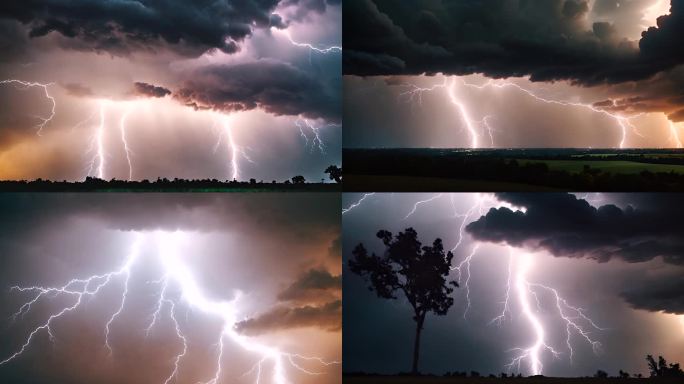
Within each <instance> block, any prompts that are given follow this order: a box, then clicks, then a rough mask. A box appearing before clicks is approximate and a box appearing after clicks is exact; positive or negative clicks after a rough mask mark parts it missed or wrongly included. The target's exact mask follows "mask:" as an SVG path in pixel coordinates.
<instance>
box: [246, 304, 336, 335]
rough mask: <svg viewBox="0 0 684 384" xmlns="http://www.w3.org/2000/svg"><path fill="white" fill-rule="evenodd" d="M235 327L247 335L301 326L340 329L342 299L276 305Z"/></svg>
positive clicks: (329, 329)
mask: <svg viewBox="0 0 684 384" xmlns="http://www.w3.org/2000/svg"><path fill="white" fill-rule="evenodd" d="M235 327H236V329H237V330H238V332H241V333H243V334H247V335H258V334H262V333H266V332H274V331H278V330H284V329H292V328H301V327H316V328H321V329H324V330H326V331H339V330H340V329H342V301H341V300H337V301H334V302H330V303H327V304H325V305H322V306H310V305H307V306H303V307H294V308H290V307H277V308H274V309H273V310H271V311H269V312H267V313H264V314H263V315H261V316H259V317H255V318H251V319H247V320H244V321H241V322H239V323H237V324H236V325H235Z"/></svg>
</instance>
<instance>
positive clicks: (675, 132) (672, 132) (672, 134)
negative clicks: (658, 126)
mask: <svg viewBox="0 0 684 384" xmlns="http://www.w3.org/2000/svg"><path fill="white" fill-rule="evenodd" d="M668 124H669V127H670V139H672V140H674V142H675V143H676V145H677V148H682V140H681V139H680V138H679V130H678V129H677V127H676V126H675V123H673V122H672V121H669V120H668Z"/></svg>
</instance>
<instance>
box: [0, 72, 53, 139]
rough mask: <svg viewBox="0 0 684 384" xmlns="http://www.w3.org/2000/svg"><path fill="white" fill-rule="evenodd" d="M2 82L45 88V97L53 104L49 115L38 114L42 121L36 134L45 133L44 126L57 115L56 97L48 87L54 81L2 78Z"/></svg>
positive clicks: (24, 87) (0, 82) (23, 87)
mask: <svg viewBox="0 0 684 384" xmlns="http://www.w3.org/2000/svg"><path fill="white" fill-rule="evenodd" d="M0 84H16V85H19V86H21V87H22V88H21V89H28V88H32V87H39V88H42V89H43V92H45V97H46V98H47V99H48V100H50V103H51V104H52V108H51V109H50V114H49V115H48V116H47V117H41V116H36V118H38V120H39V121H40V123H39V124H38V125H36V128H37V129H38V130H37V131H36V134H37V135H38V136H41V135H42V133H43V128H45V126H46V125H47V124H48V123H49V122H50V121H52V118H53V117H55V109H56V108H57V102H56V101H55V98H54V97H53V96H52V95H50V92H49V90H48V87H49V86H50V85H53V83H46V84H43V83H38V82H33V81H23V80H17V79H6V80H0Z"/></svg>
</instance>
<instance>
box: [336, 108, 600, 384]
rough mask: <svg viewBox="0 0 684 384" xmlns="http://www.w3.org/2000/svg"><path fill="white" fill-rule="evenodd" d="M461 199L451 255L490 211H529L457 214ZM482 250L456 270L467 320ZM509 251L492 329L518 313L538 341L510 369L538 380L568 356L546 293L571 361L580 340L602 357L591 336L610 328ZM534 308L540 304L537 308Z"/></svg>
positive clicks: (483, 200) (530, 261)
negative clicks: (557, 339) (553, 330)
mask: <svg viewBox="0 0 684 384" xmlns="http://www.w3.org/2000/svg"><path fill="white" fill-rule="evenodd" d="M411 97H418V98H419V97H420V95H419V94H414V95H411ZM372 195H373V194H364V195H363V196H362V197H361V199H359V200H358V201H357V202H355V203H354V204H352V205H350V206H349V207H348V208H345V209H344V210H343V211H342V213H343V214H344V213H347V212H349V211H350V210H352V209H355V208H357V207H359V206H360V205H361V204H362V203H363V201H364V200H365V199H366V198H368V197H369V196H372ZM446 195H447V194H441V193H440V194H435V195H432V196H431V197H428V198H425V199H422V200H418V201H417V202H415V203H414V204H413V206H411V208H410V209H409V211H408V212H409V214H408V215H407V216H406V217H405V219H408V218H410V217H411V216H413V215H415V214H417V212H418V211H419V209H420V207H422V206H424V205H426V204H428V203H431V202H435V201H437V200H439V199H441V198H444V197H446ZM458 196H459V195H458V194H449V200H450V203H451V205H452V208H453V217H454V218H456V219H458V220H459V223H458V226H457V232H456V239H457V240H456V243H455V245H454V247H453V248H452V249H451V251H452V252H456V251H457V250H458V249H459V248H460V246H461V245H462V244H463V240H464V238H465V236H466V235H465V233H464V229H465V226H466V225H467V224H468V223H470V222H472V221H473V220H475V219H477V218H479V217H480V216H482V215H484V214H485V213H486V212H487V211H488V210H489V209H492V208H502V207H505V208H508V209H511V210H514V211H515V210H519V211H522V212H525V209H524V207H516V206H513V205H511V204H509V203H507V202H503V201H500V200H498V199H497V198H496V196H495V195H493V194H475V195H474V196H475V199H474V201H473V203H472V205H471V206H470V207H469V208H468V210H467V211H466V212H463V213H461V212H458V211H457V208H456V206H457V204H456V199H457V198H458ZM480 248H481V247H480V244H479V243H475V244H474V245H473V246H472V248H471V249H470V251H469V252H468V253H467V254H466V255H465V257H463V258H462V259H461V261H460V262H458V263H457V264H456V265H455V266H454V267H452V270H453V271H455V273H456V279H457V281H458V282H459V283H460V284H461V285H462V287H463V290H464V291H465V309H464V312H463V317H464V318H466V317H467V313H468V311H469V309H470V307H471V290H470V282H471V273H470V266H471V263H472V262H473V260H474V259H475V258H476V256H477V254H478V252H479V250H480ZM508 251H509V257H508V263H507V272H508V273H507V276H508V277H507V280H506V285H505V295H504V300H503V301H502V303H501V305H502V310H501V312H499V313H498V315H497V316H495V317H494V318H493V319H492V320H491V321H490V324H498V325H499V326H502V325H504V323H505V322H506V320H507V319H508V318H509V317H510V316H511V313H512V312H513V310H514V309H515V308H519V309H520V311H521V314H522V315H523V317H524V319H526V320H527V323H528V324H529V325H530V328H531V330H532V334H533V339H532V342H531V344H530V345H529V346H528V347H525V348H513V349H511V350H510V351H515V352H518V354H517V355H516V356H515V357H514V358H513V359H512V360H511V362H510V363H508V364H507V365H506V367H507V368H508V369H509V370H516V371H518V372H520V371H521V370H522V364H523V363H526V364H527V371H528V372H529V373H530V374H532V375H538V374H542V373H543V368H544V365H543V353H544V352H546V353H549V354H550V355H551V356H553V357H554V358H560V357H561V356H562V355H563V353H562V352H560V351H559V350H558V348H554V347H553V346H551V345H550V343H549V341H548V335H547V330H546V327H545V325H544V323H543V322H542V321H541V320H540V318H539V316H538V313H539V312H541V311H543V299H545V298H546V297H545V295H544V293H547V294H546V296H550V298H551V299H552V303H553V308H554V312H555V313H556V315H557V318H558V320H559V321H560V322H561V323H562V324H564V325H565V329H566V332H565V344H566V347H567V351H568V353H567V355H568V356H569V361H570V362H572V359H573V356H574V353H575V351H574V349H573V346H572V339H573V336H577V337H579V338H580V340H583V341H585V342H586V343H587V344H588V345H589V346H591V348H592V350H593V352H594V353H595V354H599V353H600V352H601V343H600V342H599V341H597V340H596V339H595V338H594V337H593V336H592V334H591V331H592V330H595V331H601V330H604V329H605V328H601V327H599V326H598V325H597V324H596V322H595V321H594V320H592V319H591V318H590V317H588V316H587V314H586V313H585V311H584V310H583V309H581V308H579V307H575V306H572V305H570V304H569V303H568V301H567V300H566V299H565V298H563V297H562V296H561V295H560V293H559V292H558V290H556V289H555V288H552V287H549V286H547V285H543V284H539V283H533V282H530V281H529V279H528V272H530V270H531V269H532V268H533V266H534V258H533V257H532V255H529V254H525V253H522V252H521V251H519V250H516V249H514V248H513V247H510V246H509V247H508ZM512 294H515V296H516V297H517V306H516V307H515V308H514V300H513V297H512ZM533 303H534V304H535V305H533Z"/></svg>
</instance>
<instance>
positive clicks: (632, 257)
mask: <svg viewBox="0 0 684 384" xmlns="http://www.w3.org/2000/svg"><path fill="white" fill-rule="evenodd" d="M361 197H362V195H361V194H345V195H344V197H343V207H348V206H350V205H351V204H352V203H353V202H355V201H358V200H359V199H360V198H361ZM582 197H585V198H586V200H585V199H584V198H582ZM428 200H429V201H428ZM419 201H425V202H424V203H420V204H418V205H417V208H416V210H415V212H414V213H413V214H412V215H410V216H409V217H408V218H406V216H407V215H408V214H409V213H410V212H411V211H412V210H413V207H414V205H415V204H416V203H417V202H419ZM478 201H479V202H481V205H476V203H477V202H478ZM682 203H683V201H682V197H681V196H678V195H662V194H661V195H656V194H590V195H587V196H581V197H580V198H578V197H576V196H574V195H567V194H505V195H498V196H494V195H476V194H403V193H395V194H375V195H371V196H368V197H366V198H365V199H364V200H363V202H362V203H361V204H360V205H359V206H358V207H356V208H354V209H352V210H350V211H348V212H346V213H345V214H344V215H343V227H344V234H343V239H342V249H343V261H344V263H345V266H344V281H343V289H344V292H345V300H344V319H343V321H344V325H345V332H344V336H343V338H344V353H343V357H344V371H346V372H351V371H366V372H387V373H396V372H406V371H409V370H410V367H411V365H410V363H411V353H412V346H413V335H414V332H415V323H414V322H413V321H412V319H411V314H412V312H411V309H410V305H409V304H408V303H407V302H405V301H404V300H401V299H399V300H394V301H391V300H384V299H380V298H378V297H376V295H375V293H373V292H369V291H368V290H367V289H366V285H365V283H364V281H363V280H362V279H361V278H360V277H359V276H357V275H354V274H352V273H350V271H349V269H348V267H347V262H348V260H349V259H350V258H351V257H352V256H351V250H352V248H353V247H354V246H355V245H357V244H358V243H360V242H362V243H363V244H364V245H365V246H366V247H367V249H368V250H369V251H373V252H379V253H381V252H382V250H383V246H382V242H381V241H380V240H379V239H377V238H376V237H375V233H376V232H377V231H378V230H380V229H387V230H389V231H391V232H393V233H397V232H398V231H403V230H404V229H406V228H408V227H413V228H414V229H416V230H417V231H418V235H419V239H420V240H421V241H422V242H423V243H431V242H432V241H433V240H434V239H435V238H437V237H439V238H441V239H443V241H444V244H445V248H447V249H451V248H452V247H454V246H455V245H456V244H457V243H458V239H459V236H458V233H459V228H460V227H461V224H462V223H463V219H462V218H461V217H458V216H456V215H457V214H460V215H462V214H466V213H468V212H469V210H470V209H471V208H472V207H477V208H476V209H473V210H472V211H470V214H469V216H468V217H467V219H466V220H465V225H464V226H463V229H464V232H463V240H462V242H461V244H460V245H459V246H458V248H456V249H455V250H454V265H455V266H456V265H459V264H460V263H461V262H462V261H463V260H464V259H465V258H466V257H467V256H468V255H470V254H471V253H472V252H473V250H474V249H475V246H476V245H477V249H476V252H475V253H474V256H473V259H472V260H471V263H470V273H471V274H470V279H469V284H468V286H469V289H470V293H469V297H470V302H471V305H470V308H469V309H468V310H467V311H466V307H467V296H466V287H465V281H466V279H467V276H468V275H467V269H468V268H467V265H464V266H463V267H462V268H461V278H460V279H458V277H459V276H458V271H457V270H454V271H452V273H451V275H450V277H451V278H453V279H458V280H459V282H460V283H461V287H460V288H458V289H456V291H455V292H454V294H453V297H454V298H455V303H454V305H453V307H452V308H451V309H450V311H449V313H448V314H447V315H446V316H442V317H439V316H435V315H433V314H429V315H428V316H427V319H426V326H425V330H424V332H423V336H422V349H421V366H420V367H421V369H422V370H423V371H424V372H430V373H437V374H441V373H444V372H446V371H468V372H469V371H471V370H476V371H479V372H481V373H490V372H492V373H498V372H502V371H505V370H506V368H505V365H506V364H507V363H509V361H510V360H511V359H512V358H514V357H515V356H516V353H515V352H514V351H510V350H511V349H512V348H516V347H521V348H527V347H528V346H530V345H532V344H533V342H534V341H535V336H534V334H533V333H532V332H531V327H530V323H529V321H528V319H527V317H526V316H525V315H524V313H523V311H522V307H521V302H520V298H519V296H518V292H517V290H516V288H515V284H514V285H513V286H512V288H511V291H510V292H511V295H510V300H509V307H508V311H507V313H506V317H505V320H504V321H502V322H500V323H496V322H494V323H490V321H491V320H492V319H494V318H496V317H497V316H498V315H500V314H501V313H502V310H503V302H504V298H505V293H506V282H507V281H508V271H509V268H511V271H512V275H511V276H512V281H513V282H515V281H516V277H517V276H518V272H517V271H519V270H520V265H521V264H520V263H521V262H522V261H521V260H524V258H525V257H529V260H530V263H531V264H530V265H531V266H530V270H529V272H528V273H527V275H526V276H525V279H526V281H527V282H528V283H530V284H543V285H546V286H548V287H550V288H554V289H556V290H557V292H558V294H559V295H560V296H561V297H562V298H564V299H565V300H566V301H567V303H568V304H569V305H571V306H575V307H579V308H582V309H583V313H584V314H585V315H587V316H588V317H589V318H591V319H592V320H593V321H594V322H595V323H596V325H597V326H599V327H600V328H603V330H598V329H594V328H592V327H591V326H590V324H588V323H586V322H585V323H582V322H580V325H581V326H582V327H583V328H584V329H586V330H588V331H589V333H588V334H589V336H590V338H591V339H592V340H593V341H596V342H598V343H600V344H601V346H600V348H596V351H594V350H593V349H594V348H592V345H591V344H589V343H588V342H587V341H586V340H584V339H583V338H582V337H581V336H579V335H578V334H577V333H572V334H571V338H570V340H571V345H572V347H573V350H574V354H573V358H572V361H571V360H570V356H569V350H568V348H567V346H566V343H565V339H566V331H565V326H566V325H565V323H564V322H563V321H562V319H561V318H560V317H559V315H558V311H557V309H556V307H555V299H554V296H553V295H552V294H551V291H548V290H546V289H541V288H535V289H536V290H535V293H536V294H537V297H538V298H539V301H540V305H539V308H537V306H536V304H532V307H533V308H534V311H533V313H534V316H537V317H538V319H539V320H540V321H541V323H542V324H543V326H544V328H545V330H546V335H547V336H546V340H545V341H546V342H547V343H548V344H549V345H550V346H552V347H553V348H555V349H556V350H558V351H559V352H561V354H560V356H559V358H558V359H554V358H553V357H552V355H551V354H550V353H548V352H542V353H540V360H541V363H542V364H543V370H542V373H543V374H544V375H547V376H584V375H592V374H593V373H594V372H596V370H597V369H603V370H606V371H608V372H609V373H611V374H616V373H617V371H618V370H620V369H623V370H626V371H628V372H632V373H638V372H640V373H644V374H646V373H647V367H646V364H645V360H644V358H645V356H646V354H662V355H664V356H665V357H667V358H668V359H670V360H674V361H680V362H681V361H682V360H684V354H682V348H681V346H682V343H684V291H682V288H681V287H682V281H683V280H682V279H684V267H683V266H682V259H681V247H682V245H683V243H682V239H683V238H684V236H682V235H683V234H684V228H682V226H681V225H680V224H678V223H679V222H680V220H679V217H680V215H681V212H680V210H681V209H680V207H681V206H682ZM493 207H499V208H497V209H492V210H489V209H490V208H493ZM506 207H508V208H506ZM509 249H510V251H509ZM509 262H510V264H509ZM509 265H510V267H509ZM527 298H528V299H530V300H532V299H533V298H532V296H529V295H528V296H527ZM532 303H533V301H532ZM563 308H564V311H565V313H566V314H573V313H572V312H571V311H569V310H568V309H567V308H566V307H563ZM575 315H576V313H575ZM521 371H522V373H523V374H530V368H529V366H528V363H527V362H523V363H522V364H521Z"/></svg>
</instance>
